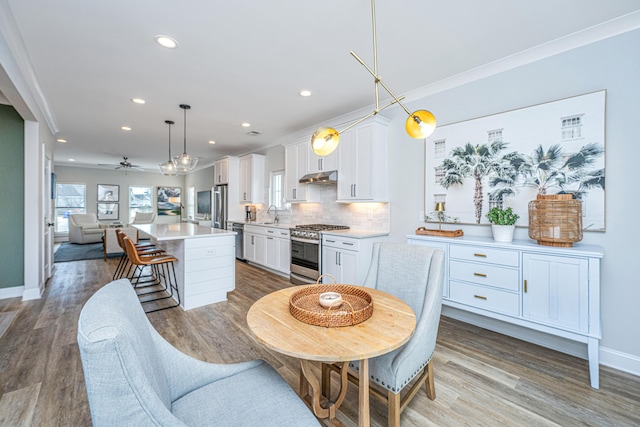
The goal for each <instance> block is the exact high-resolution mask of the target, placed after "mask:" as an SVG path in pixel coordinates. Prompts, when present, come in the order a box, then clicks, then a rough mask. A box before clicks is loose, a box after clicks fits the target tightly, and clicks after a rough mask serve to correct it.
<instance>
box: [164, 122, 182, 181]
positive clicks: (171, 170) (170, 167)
mask: <svg viewBox="0 0 640 427" xmlns="http://www.w3.org/2000/svg"><path fill="white" fill-rule="evenodd" d="M164 122H165V123H166V124H168V125H169V160H167V161H166V162H164V163H160V172H162V174H163V175H166V176H176V175H178V169H177V168H176V165H175V163H173V160H171V125H172V124H174V122H173V121H171V120H165V121H164Z"/></svg>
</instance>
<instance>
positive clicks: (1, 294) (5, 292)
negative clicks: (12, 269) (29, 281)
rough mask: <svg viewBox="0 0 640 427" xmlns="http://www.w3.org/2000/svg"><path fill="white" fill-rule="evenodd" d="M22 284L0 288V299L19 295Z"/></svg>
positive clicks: (22, 289)
mask: <svg viewBox="0 0 640 427" xmlns="http://www.w3.org/2000/svg"><path fill="white" fill-rule="evenodd" d="M23 292H24V286H13V287H11V288H0V299H7V298H17V297H21V296H22V293H23Z"/></svg>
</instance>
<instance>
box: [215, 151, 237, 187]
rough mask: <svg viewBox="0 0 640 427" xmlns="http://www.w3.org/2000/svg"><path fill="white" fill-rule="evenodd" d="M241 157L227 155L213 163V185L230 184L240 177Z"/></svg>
mask: <svg viewBox="0 0 640 427" xmlns="http://www.w3.org/2000/svg"><path fill="white" fill-rule="evenodd" d="M238 165H239V159H238V158H237V157H233V156H225V157H223V158H221V159H219V160H217V161H216V162H215V163H214V164H213V185H225V184H230V183H231V181H233V180H234V179H235V180H237V179H238V177H237V175H238Z"/></svg>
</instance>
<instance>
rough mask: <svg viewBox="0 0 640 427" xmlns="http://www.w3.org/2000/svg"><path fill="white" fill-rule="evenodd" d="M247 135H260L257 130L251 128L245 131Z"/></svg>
mask: <svg viewBox="0 0 640 427" xmlns="http://www.w3.org/2000/svg"><path fill="white" fill-rule="evenodd" d="M247 135H249V136H258V135H260V132H258V131H257V130H252V131H249V132H247Z"/></svg>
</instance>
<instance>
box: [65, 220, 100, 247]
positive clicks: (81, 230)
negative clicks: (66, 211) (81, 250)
mask: <svg viewBox="0 0 640 427" xmlns="http://www.w3.org/2000/svg"><path fill="white" fill-rule="evenodd" d="M103 233H104V230H103V229H102V228H100V223H99V222H98V219H97V218H96V214H94V213H85V214H71V215H69V242H71V243H98V242H101V241H102V236H103Z"/></svg>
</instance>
